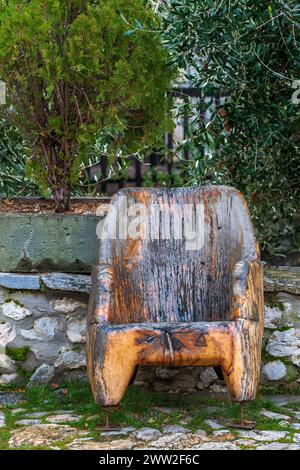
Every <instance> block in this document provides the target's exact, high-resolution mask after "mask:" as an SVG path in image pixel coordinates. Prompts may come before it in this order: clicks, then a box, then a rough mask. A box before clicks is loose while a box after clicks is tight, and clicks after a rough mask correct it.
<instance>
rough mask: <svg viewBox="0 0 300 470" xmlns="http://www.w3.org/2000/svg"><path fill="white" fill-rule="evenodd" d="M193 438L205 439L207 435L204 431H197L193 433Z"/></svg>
mask: <svg viewBox="0 0 300 470" xmlns="http://www.w3.org/2000/svg"><path fill="white" fill-rule="evenodd" d="M194 434H195V436H199V437H206V436H207V434H206V431H204V429H200V428H199V429H197V430H196V431H195V432H194Z"/></svg>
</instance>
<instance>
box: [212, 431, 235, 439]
mask: <svg viewBox="0 0 300 470" xmlns="http://www.w3.org/2000/svg"><path fill="white" fill-rule="evenodd" d="M227 435H231V432H230V431H229V429H217V430H216V431H213V436H214V437H222V436H227ZM232 438H233V436H232Z"/></svg>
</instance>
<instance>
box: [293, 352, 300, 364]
mask: <svg viewBox="0 0 300 470" xmlns="http://www.w3.org/2000/svg"><path fill="white" fill-rule="evenodd" d="M292 363H293V364H295V366H297V367H300V354H299V356H292Z"/></svg>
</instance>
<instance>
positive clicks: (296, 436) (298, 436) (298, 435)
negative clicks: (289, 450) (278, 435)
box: [293, 433, 300, 443]
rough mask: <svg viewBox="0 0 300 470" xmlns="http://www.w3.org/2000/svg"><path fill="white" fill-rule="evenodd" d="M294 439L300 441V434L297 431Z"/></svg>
mask: <svg viewBox="0 0 300 470" xmlns="http://www.w3.org/2000/svg"><path fill="white" fill-rule="evenodd" d="M293 441H294V442H298V443H300V434H298V433H295V434H294V437H293Z"/></svg>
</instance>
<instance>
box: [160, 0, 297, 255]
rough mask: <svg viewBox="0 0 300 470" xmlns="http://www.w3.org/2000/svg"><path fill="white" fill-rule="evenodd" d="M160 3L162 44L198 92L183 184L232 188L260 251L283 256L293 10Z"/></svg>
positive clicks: (293, 158)
mask: <svg viewBox="0 0 300 470" xmlns="http://www.w3.org/2000/svg"><path fill="white" fill-rule="evenodd" d="M160 3H161V13H162V15H163V16H164V18H165V28H164V31H165V33H164V41H165V44H166V45H167V46H168V48H169V50H170V51H171V52H172V54H173V60H174V61H175V62H176V63H177V64H178V65H179V66H180V67H181V68H182V69H183V70H186V73H185V80H186V81H188V82H189V83H190V84H191V86H193V87H196V88H197V89H198V90H199V93H200V99H199V101H198V102H197V104H196V110H193V112H195V114H196V115H197V116H198V119H197V120H196V121H197V122H196V123H195V124H193V123H192V124H191V127H190V135H189V138H187V139H186V141H185V142H184V144H183V145H182V147H181V149H182V150H187V149H189V150H190V152H191V160H190V161H189V162H188V164H187V165H186V180H187V184H203V183H225V184H231V185H233V186H236V187H238V188H239V189H240V190H242V191H243V193H244V194H245V196H246V198H247V200H248V203H249V205H250V208H251V212H252V216H253V219H254V222H255V225H256V228H257V230H258V236H259V239H260V241H261V244H262V248H263V250H264V251H265V253H266V254H269V255H284V254H285V253H286V248H287V247H286V246H285V245H286V243H285V242H286V238H289V237H290V238H291V239H293V237H294V236H295V233H296V230H297V224H296V214H297V210H299V187H300V184H299V183H300V164H299V163H300V159H299V148H300V146H299V144H300V140H299V127H300V104H298V103H297V102H292V94H293V92H294V91H295V89H294V88H293V86H296V84H295V83H294V81H295V80H299V79H300V72H299V71H300V47H299V46H300V23H299V17H300V7H299V4H298V3H297V2H294V1H287V0H272V1H271V0H270V1H266V2H261V1H253V0H230V1H229V0H225V1H222V2H220V1H219V0H210V1H207V0H198V1H197V2H194V1H193V0H164V1H162V2H160ZM298 95H299V94H298ZM209 97H212V98H209ZM222 97H227V99H226V100H225V103H224V100H222V99H220V98H222ZM206 112H209V113H211V118H210V122H209V123H207V122H205V120H204V119H203V116H204V114H205V113H206ZM184 113H190V114H191V110H190V109H187V108H186V107H185V106H182V107H181V108H179V114H184ZM294 249H297V248H295V247H294ZM298 251H299V246H298Z"/></svg>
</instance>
